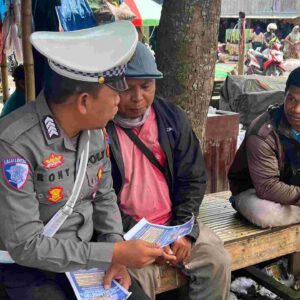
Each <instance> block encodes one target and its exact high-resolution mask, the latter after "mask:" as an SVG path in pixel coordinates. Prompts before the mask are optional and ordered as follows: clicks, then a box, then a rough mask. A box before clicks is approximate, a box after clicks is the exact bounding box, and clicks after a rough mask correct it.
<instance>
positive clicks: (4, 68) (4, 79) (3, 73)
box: [1, 52, 9, 103]
mask: <svg viewBox="0 0 300 300" xmlns="http://www.w3.org/2000/svg"><path fill="white" fill-rule="evenodd" d="M1 79H2V95H3V99H2V100H3V103H5V102H6V100H7V99H8V97H9V88H8V70H7V60H6V55H5V53H4V52H3V54H2V62H1Z"/></svg>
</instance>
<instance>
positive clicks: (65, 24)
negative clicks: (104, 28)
mask: <svg viewBox="0 0 300 300" xmlns="http://www.w3.org/2000/svg"><path fill="white" fill-rule="evenodd" d="M56 11H57V14H58V18H59V21H60V24H61V26H62V28H63V30H64V31H74V30H80V29H85V28H90V27H94V26H96V25H97V24H96V21H95V19H94V17H93V13H92V11H91V8H90V7H89V4H88V3H87V1H86V0H62V1H61V6H57V7H56Z"/></svg>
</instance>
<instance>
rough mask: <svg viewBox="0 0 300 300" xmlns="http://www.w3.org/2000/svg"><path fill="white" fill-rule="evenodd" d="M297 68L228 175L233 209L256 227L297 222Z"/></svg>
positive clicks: (257, 121) (252, 130) (257, 122)
mask: <svg viewBox="0 0 300 300" xmlns="http://www.w3.org/2000/svg"><path fill="white" fill-rule="evenodd" d="M299 143H300V68H297V69H295V70H294V71H293V72H291V74H290V75H289V77H288V80H287V83H286V89H285V99H284V103H283V105H280V106H275V107H271V108H270V109H269V110H268V111H267V112H265V113H264V114H262V115H261V116H259V117H258V118H257V119H255V120H254V121H253V122H252V124H251V125H250V127H249V130H248V132H247V133H246V138H245V140H244V141H243V143H242V145H241V147H240V149H239V150H238V152H237V154H236V157H235V160H234V162H233V164H232V166H231V168H230V170H229V175H228V177H229V182H230V189H231V192H232V195H233V197H232V200H233V201H232V202H233V205H234V207H235V208H236V209H237V210H238V211H239V212H240V213H241V214H242V215H243V216H244V217H245V218H247V219H248V220H249V221H250V222H252V223H254V224H256V225H258V226H260V227H263V228H265V227H275V226H283V225H289V224H294V223H299V222H300V207H299V206H300V155H299V153H300V144H299Z"/></svg>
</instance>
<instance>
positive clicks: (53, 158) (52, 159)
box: [43, 153, 64, 169]
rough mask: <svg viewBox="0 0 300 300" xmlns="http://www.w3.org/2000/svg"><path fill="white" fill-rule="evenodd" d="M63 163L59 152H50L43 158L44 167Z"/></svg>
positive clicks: (48, 167)
mask: <svg viewBox="0 0 300 300" xmlns="http://www.w3.org/2000/svg"><path fill="white" fill-rule="evenodd" d="M63 163H64V157H63V155H60V154H55V153H51V154H50V156H49V157H48V158H46V159H44V160H43V165H44V167H45V168H46V169H54V168H57V167H59V166H60V165H62V164H63Z"/></svg>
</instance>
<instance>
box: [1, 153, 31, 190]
mask: <svg viewBox="0 0 300 300" xmlns="http://www.w3.org/2000/svg"><path fill="white" fill-rule="evenodd" d="M2 173H3V177H4V179H5V181H6V183H7V184H8V185H9V186H10V187H11V188H13V189H15V190H20V189H21V188H22V187H23V186H24V185H25V184H26V182H27V179H28V173H29V165H28V163H27V161H26V160H25V159H24V158H22V157H8V158H5V159H3V160H2Z"/></svg>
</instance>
